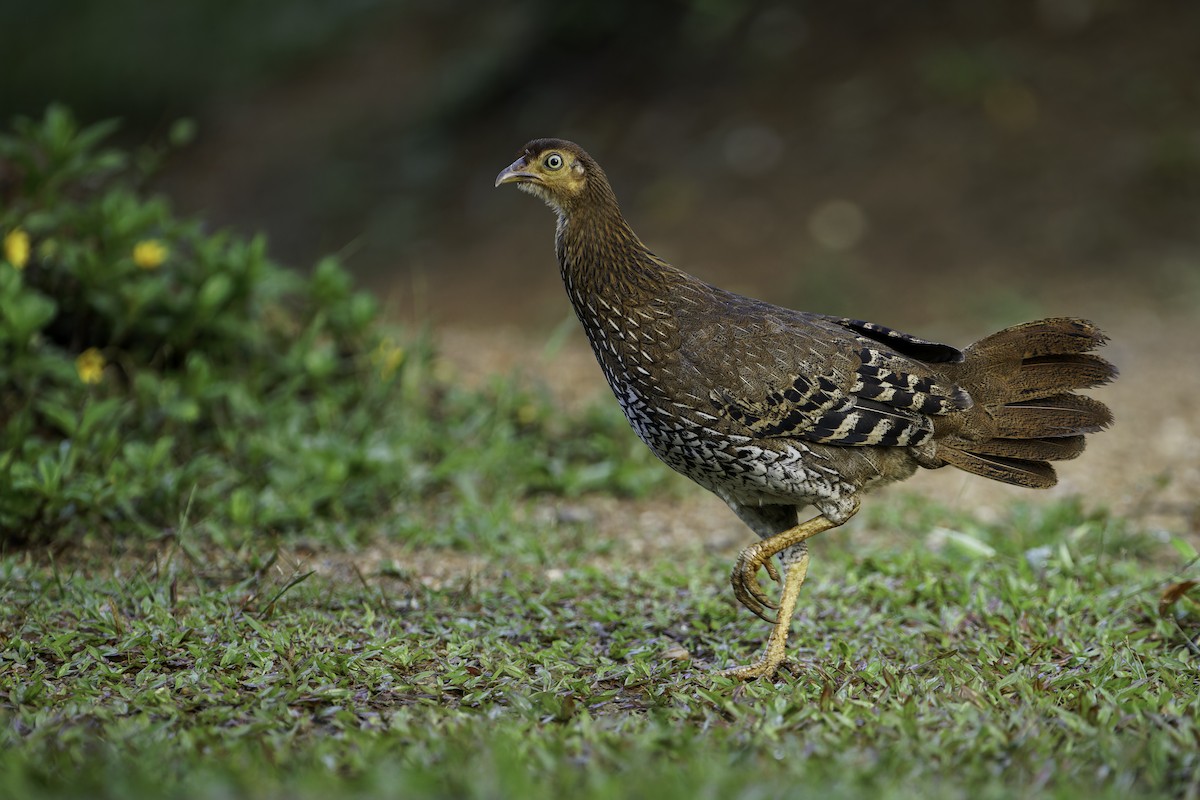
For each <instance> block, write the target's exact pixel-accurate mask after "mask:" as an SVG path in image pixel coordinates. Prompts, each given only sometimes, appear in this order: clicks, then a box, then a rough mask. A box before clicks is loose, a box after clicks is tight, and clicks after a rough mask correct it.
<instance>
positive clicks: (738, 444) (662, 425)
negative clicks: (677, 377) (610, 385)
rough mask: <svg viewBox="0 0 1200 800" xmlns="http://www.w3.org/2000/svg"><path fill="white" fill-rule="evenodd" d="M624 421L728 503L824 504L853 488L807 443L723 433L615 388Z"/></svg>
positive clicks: (658, 453)
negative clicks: (766, 439)
mask: <svg viewBox="0 0 1200 800" xmlns="http://www.w3.org/2000/svg"><path fill="white" fill-rule="evenodd" d="M616 394H617V399H618V400H619V401H620V403H621V409H622V410H623V411H624V412H625V417H626V419H628V420H629V424H630V425H631V426H632V427H633V430H634V432H635V433H637V435H638V438H640V439H641V440H642V441H643V442H645V443H646V445H647V446H648V447H649V448H650V450H651V451H652V452H653V453H654V455H655V456H657V457H658V458H659V459H660V460H661V461H662V462H663V463H665V464H666V465H667V466H669V467H671V468H672V469H674V470H675V471H676V472H679V473H682V474H683V475H686V476H687V477H688V478H691V479H692V480H693V481H695V482H696V483H698V484H700V485H701V486H703V487H704V488H705V489H708V490H710V491H712V492H714V493H716V494H717V495H719V496H720V497H721V498H723V499H725V500H726V501H737V502H739V503H742V504H763V503H786V504H796V505H810V504H811V505H817V506H823V505H826V504H828V503H831V502H832V503H838V504H840V503H842V502H844V501H846V500H847V499H848V498H849V497H850V496H851V495H853V494H854V492H855V487H854V486H852V485H851V484H849V483H847V482H846V481H844V480H842V479H841V477H840V476H839V473H838V471H837V469H836V468H835V467H834V466H833V465H832V464H829V463H826V462H827V461H828V459H827V458H826V457H825V456H823V455H822V454H820V453H817V452H814V450H813V449H812V448H810V447H809V446H808V445H807V444H806V443H804V442H802V441H800V440H795V439H779V440H773V441H771V442H769V443H768V442H764V441H762V440H756V439H753V438H751V437H748V436H739V435H734V434H730V433H728V432H725V431H721V430H719V429H717V428H714V427H710V426H707V425H705V424H704V423H703V422H698V421H696V420H694V419H691V418H689V416H687V415H685V414H684V413H682V409H667V408H663V407H661V406H659V405H657V404H654V403H650V402H647V401H646V400H645V399H644V398H643V397H642V396H641V395H640V394H639V393H638V392H637V391H636V390H633V389H631V388H628V387H627V388H626V389H625V390H624V391H621V392H617V393H616Z"/></svg>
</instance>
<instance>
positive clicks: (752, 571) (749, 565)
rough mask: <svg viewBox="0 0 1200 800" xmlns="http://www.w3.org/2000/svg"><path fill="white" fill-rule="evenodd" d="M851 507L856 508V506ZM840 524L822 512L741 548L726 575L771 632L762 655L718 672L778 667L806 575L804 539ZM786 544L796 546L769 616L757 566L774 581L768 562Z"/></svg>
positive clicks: (749, 675) (731, 674)
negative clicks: (755, 659) (731, 569)
mask: <svg viewBox="0 0 1200 800" xmlns="http://www.w3.org/2000/svg"><path fill="white" fill-rule="evenodd" d="M854 510H855V511H857V510H858V509H857V506H856V507H855V509H854ZM852 513H853V512H852ZM843 521H844V520H843ZM841 524H842V523H841V522H833V521H831V520H830V519H829V518H827V517H825V516H823V515H822V516H818V517H813V518H812V519H810V520H808V521H807V522H802V523H800V524H799V525H797V526H796V527H794V528H789V529H787V530H786V531H784V532H783V533H778V534H776V535H774V536H772V537H771V538H769V539H763V540H762V541H760V542H756V543H754V544H752V545H750V546H749V547H747V548H746V549H745V550H743V551H742V552H741V554H740V555H739V556H738V560H737V563H736V564H735V565H734V567H733V574H732V575H731V576H730V582H731V583H732V584H733V594H734V596H735V597H737V599H738V600H739V601H741V603H742V605H744V606H746V608H748V609H750V610H751V611H753V612H754V613H755V614H757V615H758V616H759V617H761V618H763V619H765V620H767V621H768V622H771V623H773V627H772V628H771V635H770V637H769V638H768V639H767V647H766V650H764V651H763V654H762V657H761V658H759V659H758V661H755V662H754V663H753V664H749V665H747V666H744V667H733V668H732V669H727V670H723V671H722V672H721V674H722V675H724V676H726V677H728V678H736V679H739V680H752V679H754V678H769V677H771V676H773V675H774V674H775V671H776V670H778V669H779V665H780V664H782V663H783V661H784V657H785V655H786V648H787V638H788V629H789V628H790V627H791V624H792V613H793V612H794V611H795V610H796V600H797V598H799V596H800V587H801V586H803V585H804V578H805V576H807V575H808V544H807V541H808V540H809V539H810V538H812V537H813V536H816V535H817V534H818V533H824V532H825V531H827V530H829V529H830V528H836V527H837V526H838V525H841ZM789 547H797V554H796V556H795V558H794V559H792V560H791V561H790V563H789V564H787V565H786V567H785V572H784V576H783V592H782V593H781V594H780V596H779V606H778V612H777V613H776V615H775V618H774V619H771V618H770V617H768V616H767V614H766V611H765V609H766V608H775V604H774V603H772V602H771V601H770V599H769V598H768V597H767V595H766V593H765V592H764V591H763V590H762V586H761V585H759V583H758V570H759V569H766V570H767V574H769V575H770V576H771V577H772V578H774V579H775V580H777V581H778V580H779V573H778V571H776V569H775V567H774V565H773V564H772V563H771V559H772V558H773V557H774V556H775V555H776V554H778V553H781V552H783V551H784V550H786V549H788V548H789Z"/></svg>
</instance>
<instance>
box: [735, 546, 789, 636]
mask: <svg viewBox="0 0 1200 800" xmlns="http://www.w3.org/2000/svg"><path fill="white" fill-rule="evenodd" d="M759 569H765V570H766V571H767V574H768V575H770V576H771V579H772V580H774V581H775V582H776V583H778V582H779V581H780V577H779V569H778V568H777V567H776V566H775V564H774V563H773V562H772V561H771V557H770V556H767V557H766V558H763V549H762V547H761V546H759V545H752V546H750V547H747V548H746V549H745V550H743V551H742V552H741V553H740V554H739V555H738V560H737V563H736V564H735V565H734V567H733V574H732V575H730V577H729V582H730V583H731V584H733V596H734V597H736V598H737V599H738V602H740V603H741V604H742V605H744V606H745V607H746V608H748V609H750V611H751V612H753V613H754V614H755V616H757V617H758V618H759V619H761V620H764V621H766V622H770V623H772V624H774V623H775V621H776V618H775V617H774V616H769V615H768V614H767V612H766V609H768V608H777V607H778V606H776V604H775V602H774V601H773V600H771V599H770V598H769V597H767V593H766V592H764V591H763V588H762V584H760V583H759V582H758V571H759Z"/></svg>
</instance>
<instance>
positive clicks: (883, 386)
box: [680, 295, 971, 446]
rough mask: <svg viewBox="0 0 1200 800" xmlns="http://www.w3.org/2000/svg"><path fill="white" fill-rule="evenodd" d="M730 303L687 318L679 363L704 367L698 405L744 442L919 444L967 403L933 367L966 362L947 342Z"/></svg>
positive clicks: (729, 299) (695, 375)
mask: <svg viewBox="0 0 1200 800" xmlns="http://www.w3.org/2000/svg"><path fill="white" fill-rule="evenodd" d="M726 304H734V305H736V306H738V307H737V308H736V309H725V310H723V311H721V312H719V313H712V314H711V316H708V318H707V319H705V320H695V321H688V323H687V325H686V329H687V330H691V331H696V332H697V333H696V335H694V336H692V337H690V338H688V339H687V340H686V341H684V342H682V343H681V347H680V356H681V362H682V364H684V365H699V364H703V365H705V374H704V375H703V376H702V375H701V374H700V371H699V369H695V371H694V373H693V379H694V380H703V381H706V382H707V385H708V386H709V387H710V390H709V394H708V397H707V398H703V399H701V400H702V401H703V400H707V401H708V404H709V406H710V407H709V408H708V409H706V411H707V413H709V414H713V415H716V416H717V417H720V418H724V419H726V420H728V423H729V424H730V425H732V426H733V427H734V428H736V429H741V430H743V432H744V433H745V434H747V435H751V436H754V437H756V438H777V437H778V438H799V439H804V440H806V441H810V442H821V443H824V444H836V445H848V446H855V445H878V446H906V445H917V444H920V443H922V442H924V441H925V440H927V439H928V438H929V437H930V436H931V435H932V434H933V429H934V420H933V418H934V417H937V416H940V415H945V414H949V413H952V412H954V411H958V410H961V409H965V408H969V407H970V406H971V398H970V396H969V395H967V393H966V392H964V391H963V390H962V389H961V388H959V387H957V386H955V385H954V384H953V383H951V382H949V381H947V380H946V379H945V378H944V377H942V376H940V375H939V374H938V372H937V370H936V368H935V367H932V366H930V363H938V362H949V361H955V360H959V359H961V354H960V353H959V352H958V351H957V350H955V349H954V348H952V347H949V346H948V345H941V344H937V343H936V342H926V341H924V340H922V339H918V338H916V337H914V336H909V335H907V334H903V333H899V332H897V331H893V330H891V329H890V328H885V327H883V326H881V325H874V324H873V323H865V322H860V321H857V320H842V319H839V318H834V317H822V316H818V315H814V314H805V313H802V312H795V311H789V310H787V309H782V308H778V307H775V306H770V305H767V304H765V303H758V302H757V301H751V300H747V299H745V298H740V297H738V296H736V295H733V296H726V303H723V304H722V305H726ZM730 310H732V311H734V313H732V314H730V313H728V312H729V311H730ZM695 323H699V324H695ZM831 345H832V346H831ZM714 365H717V368H716V369H713V366H714ZM697 399H700V398H697Z"/></svg>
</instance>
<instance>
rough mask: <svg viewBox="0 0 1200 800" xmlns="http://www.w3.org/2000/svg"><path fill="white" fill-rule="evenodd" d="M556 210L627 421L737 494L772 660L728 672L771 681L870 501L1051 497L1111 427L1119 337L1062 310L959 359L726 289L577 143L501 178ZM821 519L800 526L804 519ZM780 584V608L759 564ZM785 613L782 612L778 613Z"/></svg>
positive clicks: (585, 318) (558, 247)
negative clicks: (995, 492)
mask: <svg viewBox="0 0 1200 800" xmlns="http://www.w3.org/2000/svg"><path fill="white" fill-rule="evenodd" d="M503 183H515V184H517V186H518V187H519V188H520V189H523V190H525V191H527V192H529V193H530V194H533V195H536V196H537V197H540V198H541V199H542V200H544V201H546V203H548V204H549V205H550V207H551V208H552V209H554V211H555V213H556V214H557V215H558V226H557V230H556V233H555V238H554V244H555V251H556V253H557V255H558V263H559V267H560V268H561V271H562V278H563V283H564V284H566V288H567V295H568V296H569V297H570V299H571V305H572V306H573V307H574V308H575V313H576V314H577V315H578V317H579V321H580V322H581V323H582V324H583V329H584V331H585V332H586V333H587V338H588V341H589V342H590V343H591V345H592V350H593V352H594V353H595V354H596V360H597V361H598V362H599V363H600V368H601V369H602V370H604V376H605V378H607V379H608V385H609V386H610V387H611V388H612V391H613V394H615V395H616V397H617V401H618V402H619V403H620V404H621V408H622V410H623V411H624V412H625V416H626V418H628V420H629V424H630V425H632V426H633V429H634V431H635V432H636V433H637V435H638V436H639V437H640V438H641V439H642V441H643V442H645V443H646V445H647V446H649V448H650V449H651V450H652V451H653V452H654V454H655V455H656V456H658V458H659V459H661V460H662V461H663V462H665V463H666V464H667V465H668V466H670V467H671V468H673V469H675V470H677V471H678V472H681V473H683V474H684V475H686V476H687V477H689V478H691V479H692V480H694V481H695V482H696V483H698V484H700V485H701V486H703V487H704V488H706V489H708V490H710V491H712V492H713V493H715V494H716V495H717V496H718V497H720V498H721V499H722V500H724V501H725V502H726V503H727V504H728V505H729V507H730V508H731V509H733V512H734V513H735V514H737V516H738V517H739V518H740V519H741V520H742V521H743V522H745V523H746V525H748V526H749V527H750V529H751V530H753V531H754V533H756V534H758V536H759V537H760V541H759V542H757V543H756V544H753V545H751V546H749V547H747V548H746V549H744V550H743V551H742V552H741V554H740V555H739V557H738V559H737V563H736V564H735V566H734V569H733V575H732V577H731V580H732V583H733V592H734V595H735V596H736V597H737V599H738V600H739V601H741V603H742V604H743V605H745V606H746V607H747V608H749V609H750V610H751V611H753V612H754V613H755V614H757V615H758V616H760V617H762V618H763V619H764V620H766V621H768V622H772V623H773V625H774V627H773V628H772V630H771V635H770V638H769V639H768V640H767V645H766V650H765V652H764V653H763V655H762V657H761V658H760V659H759V660H758V661H756V662H755V663H753V664H750V665H748V666H743V667H735V668H733V669H730V670H727V671H726V673H725V674H727V675H729V676H732V677H736V678H743V679H749V678H757V677H770V676H772V675H774V674H775V671H776V670H777V669H778V667H779V665H780V664H781V663H783V661H784V656H785V645H786V643H787V636H788V627H789V624H790V622H791V617H792V613H793V611H794V610H795V606H796V599H797V595H798V594H799V591H800V586H801V584H803V583H804V576H805V574H806V572H807V571H808V544H807V540H808V539H809V538H811V537H812V536H815V535H816V534H818V533H822V532H823V531H827V530H829V529H831V528H836V527H837V526H839V525H842V524H843V523H845V522H846V521H847V520H848V519H850V517H852V516H854V514H855V512H857V511H858V507H859V498H860V496H861V495H862V494H863V493H864V492H866V491H868V490H870V489H874V488H876V487H878V486H882V485H884V484H887V483H891V482H893V481H898V480H903V479H905V478H907V477H909V476H910V475H912V474H913V473H914V472H915V471H916V469H917V467H925V468H928V469H935V468H937V467H942V466H945V465H947V464H949V465H951V466H954V467H957V468H959V469H962V470H966V471H967V472H972V473H975V474H976V475H982V476H984V477H986V478H991V479H992V480H996V481H1002V482H1004V483H1011V484H1015V485H1017V486H1028V487H1033V488H1046V487H1049V486H1053V485H1054V483H1055V481H1056V476H1055V472H1054V468H1053V467H1052V466H1051V464H1050V462H1052V461H1060V460H1064V459H1069V458H1075V457H1076V456H1078V455H1079V454H1080V453H1081V452H1083V447H1084V434H1087V433H1093V432H1095V431H1099V430H1100V429H1102V428H1104V427H1105V426H1107V425H1108V424H1109V423H1110V422H1111V421H1112V414H1111V413H1110V412H1109V410H1108V408H1106V407H1105V406H1104V405H1103V404H1101V403H1099V402H1097V401H1096V400H1093V399H1091V398H1088V397H1083V396H1081V395H1078V394H1075V393H1074V392H1073V390H1075V389H1084V388H1089V387H1093V386H1098V385H1100V384H1103V383H1106V382H1108V381H1110V380H1112V379H1113V378H1114V377H1116V374H1117V371H1116V369H1115V368H1114V367H1113V366H1112V365H1111V364H1110V363H1108V362H1107V361H1105V360H1104V359H1102V358H1100V357H1099V356H1096V355H1093V354H1092V353H1091V352H1090V351H1091V350H1093V349H1095V348H1097V347H1100V346H1101V345H1103V344H1104V343H1105V341H1106V337H1105V336H1104V334H1103V333H1101V332H1100V330H1099V329H1098V328H1097V327H1096V326H1095V325H1093V324H1092V323H1091V322H1088V321H1087V320H1082V319H1072V318H1066V317H1057V318H1053V319H1043V320H1039V321H1037V322H1028V323H1025V324H1023V325H1017V326H1015V327H1012V328H1006V329H1005V330H1002V331H1000V332H999V333H994V334H992V335H991V336H988V337H985V338H984V339H981V340H980V341H978V342H976V343H975V344H973V345H971V346H970V347H968V348H966V349H965V350H957V349H955V348H954V347H951V346H949V345H945V344H938V343H936V342H930V341H925V340H924V339H919V338H917V337H915V336H910V335H908V334H905V333H900V332H899V331H895V330H892V329H891V328H887V327H884V326H883V325H877V324H875V323H871V322H863V321H861V320H856V319H847V318H841V317H833V316H826V315H823V314H813V313H809V312H805V311H792V310H790V309H786V308H780V307H779V306H773V305H770V304H768V303H764V302H762V301H760V300H753V299H751V298H749V297H742V296H741V295H737V294H733V293H732V292H727V291H724V290H723V289H719V288H717V287H716V286H711V285H709V284H707V283H704V282H703V281H701V280H699V279H697V278H694V277H692V276H691V275H689V274H687V273H686V272H683V271H681V270H679V269H676V268H675V267H673V266H671V265H670V264H668V263H666V262H665V261H663V260H662V259H661V258H659V257H658V256H656V255H654V253H652V252H651V251H650V250H649V249H648V248H647V247H646V245H644V244H643V243H642V240H641V239H639V238H638V236H637V234H635V233H634V232H633V229H632V228H630V226H629V223H627V222H626V221H625V218H624V217H623V216H622V215H621V210H620V208H618V206H617V198H616V196H615V195H614V194H613V190H612V188H611V187H610V186H609V183H608V178H607V177H606V176H605V174H604V171H603V170H602V169H600V165H599V164H597V163H596V162H595V161H594V160H593V159H592V158H591V156H589V155H588V154H587V153H586V152H584V151H583V149H582V148H581V147H579V145H577V144H574V143H572V142H568V141H563V140H561V139H537V140H534V141H532V142H530V143H529V144H527V145H525V147H524V149H523V150H522V151H521V154H520V157H519V158H518V159H517V160H516V161H514V162H513V163H512V165H511V166H509V167H508V168H507V169H505V170H504V171H503V172H501V173H500V175H499V176H498V177H497V178H496V185H497V186H499V185H500V184H503ZM806 506H813V507H814V508H815V509H816V511H817V515H816V516H815V517H813V518H812V519H809V520H808V521H806V522H799V511H800V510H801V509H803V508H804V507H806ZM776 555H779V556H780V561H781V562H782V564H783V577H782V584H783V588H782V592H781V595H780V597H779V601H778V603H777V604H776V603H774V602H772V601H771V600H770V599H769V598H768V597H767V595H766V593H765V592H764V591H763V589H762V587H761V585H760V584H759V582H758V577H757V575H758V571H759V569H765V570H766V572H767V574H768V575H770V577H771V578H772V579H774V580H775V581H780V573H779V571H778V570H777V569H776V567H775V566H774V563H773V562H772V561H771V559H772V557H774V556H776ZM768 608H772V609H776V614H775V615H774V617H772V616H771V615H770V614H769V613H768V611H767V609H768Z"/></svg>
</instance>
